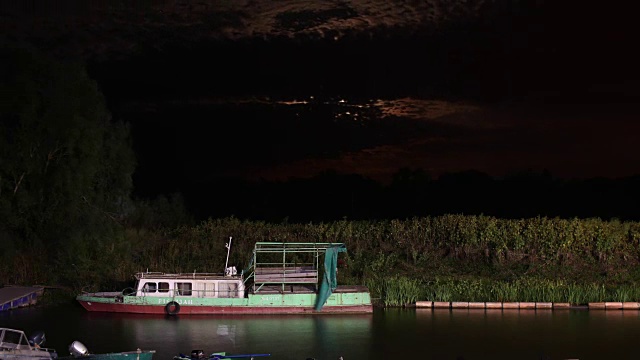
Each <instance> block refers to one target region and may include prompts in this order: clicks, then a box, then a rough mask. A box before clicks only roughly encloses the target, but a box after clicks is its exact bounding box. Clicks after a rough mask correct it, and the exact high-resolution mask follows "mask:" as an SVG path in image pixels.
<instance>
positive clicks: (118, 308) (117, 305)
mask: <svg viewBox="0 0 640 360" xmlns="http://www.w3.org/2000/svg"><path fill="white" fill-rule="evenodd" d="M76 299H77V300H78V302H79V303H80V304H81V305H82V306H83V307H84V308H85V309H86V310H88V311H96V312H117V313H136V314H169V315H178V314H180V315H206V314H234V315H236V314H336V313H341V314H344V313H359V314H362V313H372V312H373V306H372V304H371V298H370V295H369V293H368V292H346V293H333V294H332V295H331V296H330V297H329V299H328V300H327V302H326V303H325V305H324V306H323V307H322V309H321V310H315V300H316V294H315V293H311V294H249V295H248V297H246V298H217V299H211V298H188V297H173V298H158V297H145V296H96V294H84V295H79V296H78V297H77V298H76ZM173 302H175V303H177V304H179V306H177V307H175V306H174V307H169V306H168V305H167V304H169V303H173Z"/></svg>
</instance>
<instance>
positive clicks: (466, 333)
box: [0, 305, 640, 360]
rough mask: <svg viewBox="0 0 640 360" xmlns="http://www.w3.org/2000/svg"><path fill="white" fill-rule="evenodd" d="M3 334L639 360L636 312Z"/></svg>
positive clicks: (107, 324)
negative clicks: (41, 334) (43, 334)
mask: <svg viewBox="0 0 640 360" xmlns="http://www.w3.org/2000/svg"><path fill="white" fill-rule="evenodd" d="M0 326H1V327H12V328H18V329H22V330H25V331H26V332H27V334H29V333H31V332H34V331H37V330H43V331H44V332H45V333H46V335H47V344H46V345H47V346H49V347H53V348H56V349H57V350H58V353H59V354H61V355H66V354H67V353H68V351H67V347H68V345H69V344H71V342H73V341H74V340H79V341H81V342H82V343H84V344H85V345H86V346H87V347H88V348H89V350H90V351H91V352H94V353H100V352H113V351H128V350H135V349H136V348H141V349H145V350H149V349H153V350H156V351H157V353H156V355H155V357H154V359H155V360H161V359H162V360H170V359H171V358H172V357H173V356H174V355H176V354H178V353H181V352H182V353H188V352H190V351H191V350H192V349H202V350H204V351H205V353H211V352H214V351H227V352H230V353H271V354H272V356H271V357H270V358H271V359H274V360H275V359H291V360H293V359H299V360H304V359H306V358H308V357H313V358H315V359H317V360H322V359H337V358H338V357H339V356H343V357H344V359H345V360H352V359H390V358H399V357H402V358H408V359H451V360H458V359H465V360H472V359H478V360H485V359H486V360H488V359H492V360H493V359H536V360H538V359H581V360H585V359H637V358H640V348H639V347H638V346H637V345H638V340H640V336H639V335H638V329H640V312H638V311H586V310H575V309H573V310H558V311H549V310H545V311H535V310H482V309H477V310H476V309H468V310H448V309H442V310H440V309H387V310H384V309H376V310H375V312H374V314H372V315H322V316H317V315H315V316H310V315H285V316H274V315H264V316H237V315H229V316H183V317H180V316H177V317H164V316H154V315H134V314H105V313H89V312H86V311H85V310H84V309H82V308H81V307H79V306H76V305H61V306H56V307H47V308H44V307H32V308H24V309H18V310H12V311H8V312H3V313H0Z"/></svg>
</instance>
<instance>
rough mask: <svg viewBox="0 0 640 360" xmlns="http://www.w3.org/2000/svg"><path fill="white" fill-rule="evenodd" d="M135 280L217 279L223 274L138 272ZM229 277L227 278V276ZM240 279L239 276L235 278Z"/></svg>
mask: <svg viewBox="0 0 640 360" xmlns="http://www.w3.org/2000/svg"><path fill="white" fill-rule="evenodd" d="M134 276H135V278H136V279H138V280H140V279H199V280H200V279H202V280H207V279H217V278H220V277H225V274H223V273H199V272H193V273H176V274H168V273H162V272H138V273H136V274H135V275H134ZM227 277H229V276H227ZM235 277H240V276H235Z"/></svg>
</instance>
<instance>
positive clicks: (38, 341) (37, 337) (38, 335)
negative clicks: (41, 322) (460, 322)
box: [29, 331, 47, 347]
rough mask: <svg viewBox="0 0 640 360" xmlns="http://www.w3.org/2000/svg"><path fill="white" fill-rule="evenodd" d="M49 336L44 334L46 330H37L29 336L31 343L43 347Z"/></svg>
mask: <svg viewBox="0 0 640 360" xmlns="http://www.w3.org/2000/svg"><path fill="white" fill-rule="evenodd" d="M46 340H47V338H46V337H45V336H44V331H36V332H34V333H33V334H32V335H31V336H29V344H30V345H31V346H35V347H41V346H42V345H44V342H45V341H46Z"/></svg>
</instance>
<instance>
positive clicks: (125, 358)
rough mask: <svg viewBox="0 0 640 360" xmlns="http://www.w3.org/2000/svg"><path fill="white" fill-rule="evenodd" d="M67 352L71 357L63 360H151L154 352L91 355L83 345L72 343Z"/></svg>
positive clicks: (78, 342) (140, 351) (77, 342)
mask: <svg viewBox="0 0 640 360" xmlns="http://www.w3.org/2000/svg"><path fill="white" fill-rule="evenodd" d="M69 352H70V353H71V356H69V357H65V358H64V359H65V360H152V358H153V354H155V352H156V351H155V350H140V349H137V350H134V351H124V352H114V353H104V354H91V353H90V352H89V350H88V349H87V347H86V346H84V344H83V343H81V342H80V341H74V342H72V343H71V345H69ZM62 359H63V358H60V359H58V360H62Z"/></svg>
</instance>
